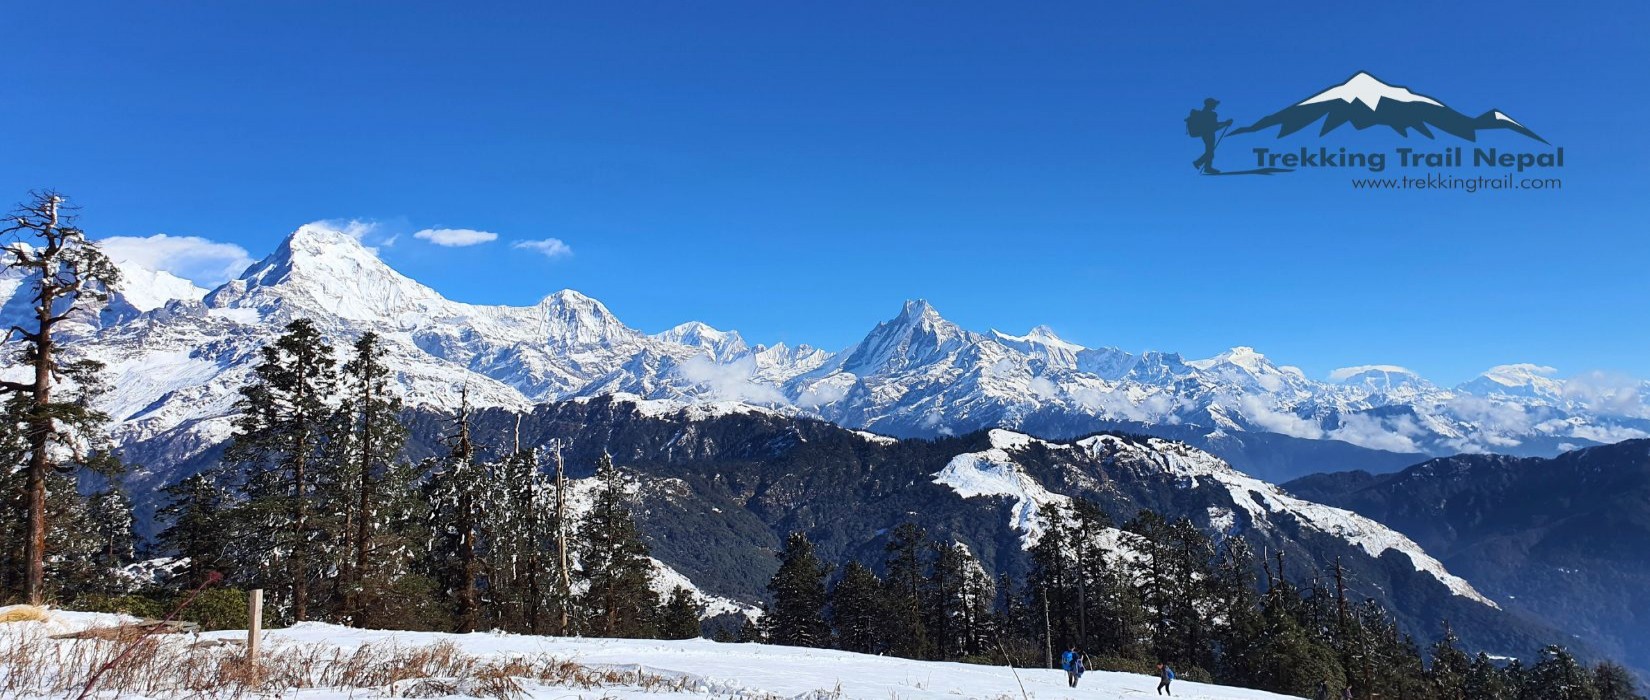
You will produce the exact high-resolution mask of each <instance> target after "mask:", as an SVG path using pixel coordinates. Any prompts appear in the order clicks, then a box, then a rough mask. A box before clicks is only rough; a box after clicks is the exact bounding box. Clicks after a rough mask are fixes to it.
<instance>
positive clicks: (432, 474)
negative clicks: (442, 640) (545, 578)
mask: <svg viewBox="0 0 1650 700" xmlns="http://www.w3.org/2000/svg"><path fill="white" fill-rule="evenodd" d="M447 444H448V450H447V454H446V455H444V456H442V457H438V458H435V459H432V460H429V462H428V463H427V464H426V465H425V469H424V471H425V472H426V473H427V474H428V476H427V477H426V478H425V481H424V489H423V490H424V494H425V499H426V503H427V504H428V508H429V515H428V518H429V526H430V527H429V530H430V540H429V544H428V545H427V547H426V551H427V552H428V558H429V565H428V567H429V570H430V575H431V577H432V578H433V579H434V581H435V583H436V585H437V586H438V587H439V588H440V590H442V591H443V593H444V597H445V599H446V600H447V601H448V602H449V603H450V605H451V609H452V616H453V629H454V630H455V631H457V632H461V633H462V632H474V631H475V630H476V629H478V628H479V626H480V625H481V623H482V616H483V614H484V611H483V610H482V593H483V592H482V586H483V584H484V580H483V569H484V565H485V563H486V557H487V545H488V542H487V536H488V527H489V524H490V518H491V507H492V498H491V496H492V494H493V489H494V481H493V478H492V475H491V474H490V473H489V469H490V466H491V465H488V464H485V463H483V462H479V461H477V459H476V445H475V441H474V439H473V438H472V437H471V435H470V401H469V393H468V392H467V391H466V392H464V393H462V394H460V399H459V408H458V417H457V418H456V419H455V420H454V432H453V434H452V435H450V436H448V438H447Z"/></svg>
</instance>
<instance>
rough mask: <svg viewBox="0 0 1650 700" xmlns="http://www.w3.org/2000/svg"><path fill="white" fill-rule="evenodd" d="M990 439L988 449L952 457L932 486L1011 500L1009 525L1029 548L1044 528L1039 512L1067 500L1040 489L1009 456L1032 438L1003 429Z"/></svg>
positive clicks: (967, 495)
mask: <svg viewBox="0 0 1650 700" xmlns="http://www.w3.org/2000/svg"><path fill="white" fill-rule="evenodd" d="M990 439H991V445H992V446H991V449H988V450H986V451H984V452H970V453H966V454H960V455H957V456H956V457H952V458H951V461H950V462H949V463H947V464H946V465H945V468H944V469H941V470H940V471H939V472H938V473H936V474H934V483H936V484H940V485H941V486H949V487H951V490H953V491H956V492H957V495H958V496H961V497H963V498H979V497H982V496H1001V497H1005V498H1008V499H1011V500H1013V501H1014V509H1013V511H1012V515H1011V516H1010V518H1011V520H1010V523H1009V524H1010V525H1011V526H1012V527H1013V528H1014V529H1016V530H1019V531H1020V532H1022V533H1024V534H1023V535H1022V536H1021V538H1020V542H1021V546H1023V547H1025V548H1027V549H1029V548H1031V546H1032V545H1035V544H1037V541H1038V540H1040V539H1042V537H1043V532H1044V531H1045V529H1046V528H1047V527H1048V521H1047V517H1048V516H1046V515H1044V514H1043V510H1044V509H1046V508H1048V507H1050V506H1060V505H1064V504H1067V503H1070V502H1071V498H1070V497H1068V496H1062V495H1060V494H1057V493H1053V492H1050V491H1049V490H1048V489H1045V488H1043V485H1042V484H1040V483H1038V482H1037V480H1036V479H1034V478H1032V477H1031V475H1030V474H1027V473H1025V470H1024V469H1022V468H1021V467H1020V465H1018V464H1016V463H1015V462H1014V460H1013V458H1012V457H1010V456H1009V452H1010V451H1011V450H1018V449H1022V448H1024V447H1025V446H1026V445H1029V444H1030V443H1031V441H1032V438H1030V437H1028V436H1025V435H1021V434H1019V433H1015V432H1010V431H1007V430H993V431H991V433H990Z"/></svg>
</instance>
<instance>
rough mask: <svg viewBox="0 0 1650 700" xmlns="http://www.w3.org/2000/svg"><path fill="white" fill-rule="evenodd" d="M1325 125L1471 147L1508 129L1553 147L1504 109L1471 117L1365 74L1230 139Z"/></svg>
mask: <svg viewBox="0 0 1650 700" xmlns="http://www.w3.org/2000/svg"><path fill="white" fill-rule="evenodd" d="M1319 120H1322V121H1323V127H1322V128H1321V129H1319V131H1318V134H1319V135H1320V136H1321V135H1323V134H1327V133H1329V132H1331V131H1334V130H1335V129H1337V128H1339V127H1340V126H1341V125H1343V124H1351V125H1352V127H1353V128H1354V129H1359V130H1362V129H1367V128H1369V127H1372V126H1386V127H1390V128H1391V129H1392V130H1393V131H1396V132H1398V134H1399V135H1401V136H1409V132H1411V131H1414V132H1415V133H1418V134H1420V135H1422V136H1425V137H1427V138H1429V139H1430V138H1433V135H1432V132H1433V130H1434V129H1436V130H1438V131H1442V132H1444V133H1446V134H1449V135H1451V136H1455V137H1457V138H1461V139H1465V140H1467V141H1477V140H1478V132H1479V131H1483V130H1487V129H1504V130H1507V131H1512V132H1515V133H1519V134H1523V135H1524V136H1528V137H1530V138H1532V139H1535V140H1537V141H1540V142H1542V143H1546V142H1547V140H1546V139H1543V138H1541V137H1540V136H1537V135H1536V134H1535V132H1533V131H1530V130H1529V128H1527V127H1525V126H1524V125H1523V124H1520V123H1518V122H1517V121H1515V120H1514V119H1513V118H1512V117H1509V116H1507V115H1506V113H1504V112H1502V111H1501V110H1499V109H1491V110H1489V111H1487V112H1484V113H1483V114H1480V115H1478V116H1477V117H1469V116H1467V115H1465V114H1462V113H1460V112H1457V111H1455V110H1454V109H1452V108H1450V107H1449V106H1448V105H1445V104H1444V103H1443V102H1440V101H1438V100H1436V99H1433V98H1431V97H1428V96H1426V95H1422V94H1418V93H1415V92H1411V91H1410V90H1409V89H1408V88H1404V87H1400V86H1396V85H1389V84H1387V83H1385V82H1382V81H1381V79H1380V78H1377V77H1375V76H1373V75H1370V74H1369V73H1364V72H1359V73H1356V74H1354V75H1353V76H1352V77H1351V78H1348V79H1347V80H1346V82H1344V83H1341V84H1339V85H1335V86H1333V87H1330V88H1328V89H1326V90H1324V91H1322V92H1319V93H1317V94H1315V95H1312V96H1311V97H1308V98H1306V99H1304V100H1301V101H1300V102H1297V103H1295V104H1293V105H1290V106H1288V107H1285V108H1283V109H1281V110H1278V111H1277V112H1274V113H1272V114H1270V115H1267V116H1266V117H1263V118H1261V119H1260V120H1259V121H1256V122H1255V123H1253V124H1250V125H1249V126H1243V127H1238V128H1236V129H1233V130H1232V131H1231V133H1230V135H1232V136H1236V135H1238V134H1247V133H1252V132H1258V131H1263V130H1265V129H1269V128H1271V127H1274V126H1276V127H1279V128H1278V138H1283V137H1285V136H1288V135H1290V134H1293V133H1295V132H1297V131H1300V130H1301V129H1304V128H1306V127H1307V126H1310V125H1312V124H1314V123H1316V122H1318V121H1319Z"/></svg>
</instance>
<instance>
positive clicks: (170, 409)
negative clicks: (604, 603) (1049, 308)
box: [0, 224, 1650, 478]
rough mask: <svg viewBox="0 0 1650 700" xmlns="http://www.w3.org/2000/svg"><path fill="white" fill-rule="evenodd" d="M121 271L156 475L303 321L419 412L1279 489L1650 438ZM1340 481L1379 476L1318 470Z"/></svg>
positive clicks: (1120, 358)
mask: <svg viewBox="0 0 1650 700" xmlns="http://www.w3.org/2000/svg"><path fill="white" fill-rule="evenodd" d="M123 267H125V268H127V270H128V272H127V274H126V278H127V287H126V288H125V289H124V290H123V291H122V294H121V295H120V298H118V299H117V300H116V302H115V303H114V304H112V305H111V308H110V309H109V310H107V311H105V312H104V313H102V314H100V315H99V316H98V317H97V318H96V319H89V320H87V322H85V323H80V324H77V326H76V330H75V332H76V333H78V334H81V335H83V336H84V337H85V338H86V340H87V342H86V343H84V345H85V347H87V348H88V352H89V353H90V354H92V355H94V356H96V357H98V358H99V359H102V360H104V361H105V362H107V363H108V364H109V366H110V370H111V376H110V377H109V378H110V379H111V384H112V386H113V388H114V389H113V391H112V393H111V394H110V395H109V396H108V397H107V400H106V405H105V408H106V409H107V410H108V411H109V412H110V414H111V415H112V416H113V417H114V419H115V421H116V424H117V428H116V434H117V439H118V440H119V441H120V442H121V443H122V444H125V445H127V446H129V447H131V446H136V447H134V448H133V449H134V453H133V455H132V456H133V457H135V458H136V459H137V460H138V461H139V462H140V463H146V464H154V465H163V464H166V463H170V462H177V461H179V460H181V459H186V458H189V457H191V456H193V455H195V454H198V453H200V452H201V451H203V450H206V449H208V448H210V447H211V446H213V445H215V444H218V443H220V442H222V441H223V440H224V439H225V438H226V437H227V436H228V434H229V418H228V417H229V416H230V413H231V411H232V409H233V402H234V399H235V396H236V391H237V389H238V388H239V387H240V386H242V385H243V384H244V383H245V382H246V380H247V378H248V374H249V372H250V371H251V368H252V367H253V366H254V365H255V364H256V362H257V361H258V348H259V347H260V346H262V345H263V344H264V343H266V342H267V341H269V340H270V339H271V338H273V337H275V336H276V335H277V334H278V333H279V332H280V331H281V328H282V326H284V325H285V324H286V323H287V322H289V321H290V320H292V319H294V318H299V317H307V318H310V319H312V320H313V321H314V322H315V323H316V324H317V325H318V326H319V328H320V329H321V330H322V331H323V332H325V333H327V334H328V335H330V336H332V337H333V338H335V339H336V342H337V343H339V344H340V345H342V344H344V343H347V342H349V341H351V340H353V339H354V338H355V337H357V336H359V335H360V334H361V333H364V332H366V331H373V332H376V333H378V334H379V335H381V336H382V337H383V338H384V339H385V342H386V347H387V348H388V352H389V353H390V355H391V361H392V366H394V367H396V368H397V380H398V382H399V383H400V386H401V389H402V391H403V394H404V396H405V398H406V400H407V403H408V404H409V405H411V406H417V407H434V408H451V407H452V406H454V405H456V403H457V401H458V393H459V391H460V390H461V389H464V388H466V387H467V388H468V391H469V395H470V400H471V401H472V402H473V403H475V404H477V405H480V406H496V407H503V408H510V409H525V408H528V407H530V406H532V405H533V404H535V403H540V402H544V401H551V400H559V399H568V398H577V397H592V396H601V395H612V394H627V395H633V396H635V397H636V398H637V399H639V400H642V401H648V402H653V403H654V405H658V406H676V407H679V406H686V405H691V404H725V403H734V404H741V405H745V406H750V407H755V408H758V409H760V410H767V411H774V412H779V413H787V414H798V415H811V416H817V417H821V418H825V419H827V420H830V421H833V422H836V423H839V424H841V425H844V426H847V427H851V428H861V429H867V430H871V431H875V432H879V433H883V434H889V435H897V436H938V435H945V434H961V433H965V432H970V431H974V430H978V429H984V428H997V427H1001V428H1012V429H1015V430H1019V431H1022V432H1027V433H1031V434H1036V435H1040V436H1045V437H1054V438H1059V437H1075V436H1078V435H1082V434H1086V433H1089V432H1093V431H1095V430H1098V429H1103V428H1118V427H1124V428H1128V429H1131V430H1135V431H1137V432H1148V431H1150V432H1160V433H1164V434H1169V435H1170V436H1171V437H1175V438H1177V439H1183V440H1189V441H1192V442H1194V443H1195V444H1199V445H1200V446H1203V447H1206V448H1209V449H1212V450H1214V451H1215V452H1217V453H1219V454H1222V455H1223V456H1225V457H1227V458H1228V459H1233V458H1234V455H1236V454H1238V453H1239V452H1241V451H1242V450H1249V452H1250V453H1251V454H1250V458H1249V459H1250V461H1247V462H1244V463H1242V464H1241V465H1240V466H1242V467H1244V468H1245V469H1248V470H1250V471H1252V472H1255V473H1258V474H1261V475H1262V476H1265V477H1268V478H1278V477H1279V476H1281V475H1280V474H1275V473H1269V472H1268V470H1267V469H1266V464H1264V463H1257V462H1255V461H1253V460H1254V459H1255V458H1254V457H1253V454H1252V453H1253V452H1254V451H1255V450H1254V449H1253V448H1254V445H1255V440H1257V439H1261V438H1267V439H1273V438H1275V439H1277V440H1284V439H1287V440H1291V441H1296V442H1297V443H1302V442H1303V441H1310V442H1311V443H1312V444H1322V445H1329V444H1337V445H1341V446H1342V448H1344V449H1343V450H1342V452H1339V453H1337V454H1342V455H1344V454H1349V453H1347V452H1345V450H1355V449H1360V448H1361V449H1364V450H1366V451H1368V450H1377V451H1385V452H1383V454H1388V453H1400V454H1401V455H1404V456H1403V457H1399V456H1398V455H1394V459H1393V461H1390V462H1383V464H1388V465H1389V466H1388V467H1387V468H1397V467H1399V466H1402V465H1403V464H1404V463H1413V462H1415V461H1420V459H1421V456H1420V455H1446V454H1454V453H1458V452H1483V451H1500V452H1512V453H1517V454H1530V455H1551V454H1556V453H1557V452H1559V451H1561V450H1562V449H1567V448H1569V447H1571V446H1584V445H1591V444H1599V443H1608V442H1614V441H1618V440H1622V439H1628V438H1633V437H1645V436H1650V406H1647V405H1646V403H1645V399H1644V397H1645V396H1646V395H1650V392H1646V391H1644V389H1645V386H1644V385H1643V384H1642V383H1636V384H1631V385H1628V386H1613V387H1609V388H1608V389H1609V390H1608V391H1606V390H1603V389H1601V388H1600V387H1597V386H1593V385H1591V384H1590V383H1589V382H1590V381H1591V380H1589V379H1588V378H1585V377H1583V378H1576V379H1570V380H1564V379H1559V378H1557V377H1555V376H1553V372H1552V370H1551V369H1550V368H1544V367H1539V366H1536V365H1507V366H1502V367H1497V368H1494V369H1492V370H1490V371H1488V372H1486V373H1485V374H1484V375H1483V376H1482V377H1480V378H1479V379H1476V380H1473V381H1471V382H1467V383H1465V384H1462V385H1461V386H1457V387H1454V388H1444V387H1438V386H1435V385H1433V384H1432V383H1430V382H1427V381H1426V380H1425V379H1423V378H1421V377H1419V376H1416V375H1415V374H1414V373H1412V372H1409V371H1407V370H1404V369H1402V368H1398V367H1392V366H1380V365H1372V366H1368V367H1359V368H1348V369H1346V370H1340V371H1337V372H1335V373H1333V374H1332V376H1331V377H1330V379H1329V381H1318V380H1314V379H1311V378H1309V377H1307V376H1306V375H1305V374H1304V373H1302V372H1301V371H1300V370H1299V369H1296V368H1294V367H1290V366H1287V365H1280V364H1277V363H1275V362H1273V361H1272V360H1271V359H1270V358H1268V357H1267V356H1265V355H1264V354H1262V353H1259V352H1257V351H1255V350H1253V349H1251V348H1247V347H1236V348H1233V349H1231V350H1229V351H1227V352H1224V353H1221V354H1219V355H1217V356H1215V357H1212V358H1207V359H1201V360H1188V359H1185V358H1183V357H1181V356H1180V355H1177V354H1173V353H1163V352H1155V351H1152V352H1144V353H1138V354H1137V353H1130V352H1126V351H1123V350H1119V349H1116V348H1088V347H1084V346H1082V345H1079V344H1076V343H1072V342H1069V341H1066V340H1063V339H1061V338H1060V337H1059V336H1058V335H1056V334H1055V332H1054V331H1053V330H1052V329H1049V328H1048V327H1044V326H1040V327H1037V328H1034V329H1032V330H1031V331H1030V332H1028V333H1026V334H1024V335H1013V334H1009V333H1003V332H1000V331H990V332H987V333H980V332H975V331H971V330H968V329H964V328H962V327H960V326H957V325H956V324H954V323H952V322H951V321H949V320H947V319H945V318H944V317H943V316H942V315H941V314H940V313H939V311H938V310H936V309H935V308H934V307H933V306H932V305H930V304H928V303H927V302H925V301H912V302H907V303H906V304H905V306H904V307H903V308H902V309H901V310H900V312H899V314H898V315H896V316H895V317H894V318H892V319H890V320H888V321H885V322H883V323H881V324H878V325H877V327H876V328H874V329H872V330H871V331H870V333H868V334H867V335H866V337H865V339H864V340H862V341H860V342H859V343H857V344H855V345H854V346H852V347H849V348H846V349H843V350H841V351H838V352H834V353H833V352H828V351H825V350H820V349H817V348H812V347H808V346H805V345H804V346H796V347H790V346H785V345H773V346H764V345H751V344H748V343H747V342H746V341H745V339H744V338H742V337H741V336H740V335H739V334H738V333H736V332H733V331H722V330H718V329H715V328H712V327H710V326H707V325H705V324H702V323H691V322H690V323H685V324H683V325H680V326H677V327H675V328H672V329H669V330H666V331H664V332H661V333H657V334H654V335H648V334H646V333H643V332H641V331H638V330H636V329H633V328H631V327H629V326H627V325H625V324H624V323H623V322H621V321H620V320H619V319H618V318H617V317H616V316H615V315H614V314H613V313H612V312H611V311H609V310H608V309H607V307H606V306H604V305H603V304H602V303H601V302H599V301H597V300H595V299H591V298H590V297H587V296H584V295H582V294H579V293H578V292H575V291H572V290H562V291H559V292H555V293H553V294H550V295H549V296H546V297H545V298H544V299H543V300H542V301H541V302H539V303H538V304H535V305H532V306H488V305H477V304H467V303H463V302H457V301H453V300H450V299H446V298H445V297H443V296H442V295H441V294H439V293H438V292H436V291H435V290H433V289H431V288H429V287H427V286H425V285H422V284H420V283H418V282H417V281H415V280H412V279H410V278H408V277H406V276H404V275H402V274H401V273H399V272H397V271H395V270H394V269H392V268H391V267H389V266H388V265H386V264H385V263H384V262H383V261H382V260H380V259H379V257H378V256H377V255H376V254H375V253H374V252H373V251H372V250H370V249H368V248H367V247H365V246H363V245H362V244H361V243H360V242H359V241H357V240H356V239H355V238H353V237H351V236H350V235H348V234H346V233H344V232H341V231H338V230H334V229H331V228H328V227H326V226H324V225H319V224H311V225H307V226H304V227H301V228H300V229H299V230H298V231H296V232H295V233H293V234H292V235H291V236H289V237H288V238H287V239H286V240H285V241H284V242H282V244H281V245H280V246H279V247H278V248H277V249H276V250H275V252H273V253H272V254H270V255H269V256H268V257H267V258H265V259H263V260H261V261H259V262H257V263H255V264H254V265H252V266H251V267H250V268H248V269H247V270H246V272H245V273H244V274H242V275H241V276H240V277H239V278H238V279H235V280H232V281H230V282H228V283H226V284H224V285H222V286H220V287H218V288H217V289H214V290H211V291H210V292H208V293H204V294H203V293H202V292H203V290H200V289H199V288H196V287H194V285H191V284H188V283H186V282H183V281H182V280H178V279H177V278H175V277H171V276H170V275H165V273H151V272H148V271H144V270H141V269H136V268H134V266H132V265H131V264H129V263H128V264H125V265H123ZM20 288H21V280H18V279H15V278H12V279H7V278H3V277H0V293H3V294H5V296H6V297H7V298H6V300H5V301H4V304H3V305H0V309H3V310H4V312H5V313H11V312H14V311H16V310H18V309H19V308H26V305H27V300H26V299H22V298H20V295H19V294H17V291H18V290H19V289H20ZM1267 436H1270V437H1267ZM1337 441H1338V442H1337ZM1240 443H1241V444H1240ZM1269 444H1271V443H1269ZM1303 444H1304V443H1303ZM1354 446H1356V447H1354ZM1275 451H1276V450H1274V452H1275ZM1410 457H1414V458H1413V459H1411V458H1410ZM1314 459H1322V458H1321V457H1320V458H1314ZM1334 466H1344V467H1355V466H1364V465H1358V464H1341V465H1335V464H1316V465H1313V467H1314V468H1313V469H1312V470H1322V469H1324V468H1330V467H1334ZM1297 473H1304V471H1299V470H1297Z"/></svg>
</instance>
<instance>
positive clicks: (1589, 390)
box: [1564, 370, 1646, 418]
mask: <svg viewBox="0 0 1650 700" xmlns="http://www.w3.org/2000/svg"><path fill="white" fill-rule="evenodd" d="M1643 388H1644V382H1641V381H1639V380H1637V379H1634V378H1632V377H1629V376H1627V375H1625V374H1616V373H1612V372H1600V371H1596V370H1595V371H1592V372H1584V373H1582V374H1578V375H1576V376H1574V377H1571V378H1569V379H1567V380H1565V381H1564V398H1566V399H1569V400H1571V401H1576V402H1579V403H1580V404H1582V405H1583V406H1586V407H1587V408H1588V409H1590V410H1593V411H1597V412H1600V413H1607V414H1611V415H1617V416H1629V417H1635V418H1638V417H1644V416H1645V414H1646V410H1645V405H1644V399H1643V396H1642V394H1641V393H1640V391H1641V390H1642V389H1643Z"/></svg>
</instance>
